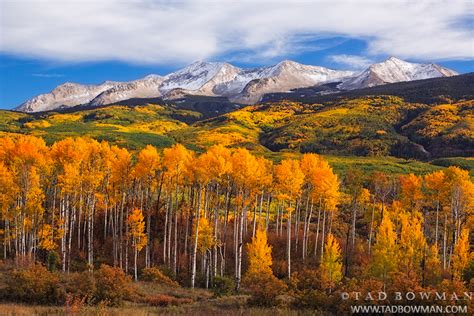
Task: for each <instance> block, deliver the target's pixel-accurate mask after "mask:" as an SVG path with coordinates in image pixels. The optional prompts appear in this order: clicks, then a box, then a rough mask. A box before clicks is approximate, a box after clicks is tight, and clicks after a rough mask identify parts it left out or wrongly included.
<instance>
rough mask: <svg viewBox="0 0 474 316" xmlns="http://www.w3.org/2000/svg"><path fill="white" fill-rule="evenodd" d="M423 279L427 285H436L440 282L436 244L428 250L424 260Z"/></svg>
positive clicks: (439, 260)
mask: <svg viewBox="0 0 474 316" xmlns="http://www.w3.org/2000/svg"><path fill="white" fill-rule="evenodd" d="M424 278H425V280H426V283H427V284H429V285H436V284H438V283H439V282H440V281H441V259H440V257H439V249H438V246H437V245H436V244H433V245H431V246H430V247H429V248H428V251H427V254H426V260H425V269H424Z"/></svg>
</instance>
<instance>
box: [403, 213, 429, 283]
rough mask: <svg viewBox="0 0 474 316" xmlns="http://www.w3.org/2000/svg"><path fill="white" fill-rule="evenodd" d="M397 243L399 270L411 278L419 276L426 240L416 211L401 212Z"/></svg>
mask: <svg viewBox="0 0 474 316" xmlns="http://www.w3.org/2000/svg"><path fill="white" fill-rule="evenodd" d="M400 222H401V231H400V238H399V243H398V265H399V270H400V272H404V273H405V274H406V275H407V276H409V277H411V278H416V277H418V276H421V273H420V272H421V262H422V260H423V257H424V255H425V254H424V252H425V249H426V240H425V236H424V235H423V230H422V228H421V219H420V215H419V214H418V213H411V214H409V213H408V212H405V213H402V214H401V216H400Z"/></svg>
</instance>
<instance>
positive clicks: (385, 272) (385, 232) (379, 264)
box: [371, 212, 397, 283]
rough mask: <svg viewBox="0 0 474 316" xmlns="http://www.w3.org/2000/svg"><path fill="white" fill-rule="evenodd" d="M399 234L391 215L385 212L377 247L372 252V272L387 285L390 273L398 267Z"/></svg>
mask: <svg viewBox="0 0 474 316" xmlns="http://www.w3.org/2000/svg"><path fill="white" fill-rule="evenodd" d="M396 240H397V234H396V232H395V229H394V227H393V223H392V221H391V220H390V217H389V214H388V213H387V212H385V214H384V217H383V219H382V222H381V223H380V225H379V227H378V230H377V235H376V241H375V245H374V247H373V252H372V262H371V270H372V273H373V274H374V276H376V277H379V278H381V279H382V280H383V282H384V283H385V282H386V280H387V278H388V276H389V273H390V272H392V271H394V270H395V269H396V267H397V260H396V258H397V245H396Z"/></svg>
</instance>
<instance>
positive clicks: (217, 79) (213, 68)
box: [16, 57, 457, 112]
mask: <svg viewBox="0 0 474 316" xmlns="http://www.w3.org/2000/svg"><path fill="white" fill-rule="evenodd" d="M456 74H457V73H456V72H454V71H452V70H449V69H446V68H443V67H440V66H438V65H435V64H415V63H408V62H405V61H402V60H400V59H397V58H394V57H391V58H389V59H387V60H386V61H384V62H382V63H379V64H373V65H372V66H370V67H369V68H368V69H367V70H365V71H363V72H362V73H359V74H356V73H354V72H352V71H340V70H332V69H328V68H324V67H318V66H309V65H303V64H299V63H296V62H294V61H289V60H285V61H282V62H280V63H278V64H276V65H274V66H267V67H260V68H252V69H241V68H238V67H235V66H233V65H231V64H228V63H224V62H195V63H193V64H191V65H189V66H187V67H185V68H183V69H181V70H178V71H176V72H174V73H171V74H168V75H166V76H164V77H161V76H157V75H150V76H147V77H145V78H142V79H138V80H134V81H130V82H110V81H107V82H104V83H102V84H100V85H81V84H76V83H65V84H62V85H60V86H58V87H57V88H55V89H54V90H53V91H51V92H50V93H46V94H41V95H39V96H37V97H35V98H33V99H31V100H29V101H27V102H25V103H23V104H22V105H20V106H19V107H18V108H16V110H18V111H24V112H38V111H48V110H54V109H57V108H61V107H72V106H76V105H84V104H87V105H91V106H99V105H107V104H113V103H116V102H119V101H123V100H128V99H132V98H155V97H163V98H165V99H173V98H179V97H182V96H185V95H205V96H224V97H228V98H229V99H230V100H231V101H233V102H236V103H242V104H253V103H256V102H258V101H259V100H260V99H261V97H262V96H263V95H264V94H265V93H272V92H286V91H289V90H291V89H294V88H304V87H310V86H315V85H319V84H322V83H329V82H339V81H341V82H342V83H341V84H340V85H339V88H340V89H344V90H347V89H358V88H363V87H371V86H375V85H380V84H385V83H391V82H400V81H410V80H419V79H428V78H434V77H442V76H453V75H456Z"/></svg>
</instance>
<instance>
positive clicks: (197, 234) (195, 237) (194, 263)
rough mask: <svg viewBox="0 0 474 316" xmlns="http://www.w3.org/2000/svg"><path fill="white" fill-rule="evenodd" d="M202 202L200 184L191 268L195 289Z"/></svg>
mask: <svg viewBox="0 0 474 316" xmlns="http://www.w3.org/2000/svg"><path fill="white" fill-rule="evenodd" d="M201 203H202V187H201V185H199V192H198V207H197V214H196V235H195V236H194V245H193V259H192V264H193V265H192V270H191V288H192V289H194V283H195V281H196V256H197V247H198V240H199V217H200V215H201Z"/></svg>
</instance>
